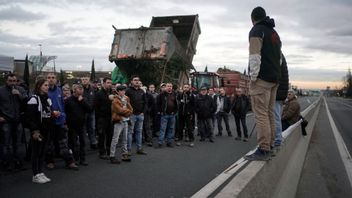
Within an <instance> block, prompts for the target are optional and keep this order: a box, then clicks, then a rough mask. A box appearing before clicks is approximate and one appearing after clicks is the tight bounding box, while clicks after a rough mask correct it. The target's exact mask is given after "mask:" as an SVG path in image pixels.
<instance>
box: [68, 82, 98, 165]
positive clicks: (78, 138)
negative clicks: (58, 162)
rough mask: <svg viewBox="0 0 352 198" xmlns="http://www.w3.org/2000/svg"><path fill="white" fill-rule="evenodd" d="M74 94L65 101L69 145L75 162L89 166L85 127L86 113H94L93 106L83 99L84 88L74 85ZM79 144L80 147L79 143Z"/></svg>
mask: <svg viewBox="0 0 352 198" xmlns="http://www.w3.org/2000/svg"><path fill="white" fill-rule="evenodd" d="M72 91H73V94H72V96H70V97H69V98H68V99H67V100H65V109H66V114H67V125H68V128H69V145H70V148H71V149H72V151H73V153H74V156H75V160H76V161H79V163H80V165H83V166H87V165H88V163H87V161H86V151H85V145H86V140H85V139H86V135H85V133H84V130H83V127H84V126H85V124H86V123H85V122H86V113H88V112H91V111H92V107H91V105H90V104H89V103H88V102H87V101H86V99H85V98H84V97H83V92H84V90H83V86H82V85H81V84H74V85H73V86H72ZM78 142H79V145H77V143H78Z"/></svg>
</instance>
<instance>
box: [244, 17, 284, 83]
mask: <svg viewBox="0 0 352 198" xmlns="http://www.w3.org/2000/svg"><path fill="white" fill-rule="evenodd" d="M274 27H275V22H274V19H271V18H269V17H265V18H264V19H263V20H261V21H258V22H257V23H256V24H255V25H254V26H253V27H252V29H251V31H250V32H249V68H248V69H249V74H250V76H251V80H252V81H255V80H256V79H257V78H260V79H262V80H264V81H267V82H273V83H278V81H279V78H280V75H281V71H280V61H281V60H280V58H281V40H280V37H279V35H278V33H277V32H276V31H275V30H274Z"/></svg>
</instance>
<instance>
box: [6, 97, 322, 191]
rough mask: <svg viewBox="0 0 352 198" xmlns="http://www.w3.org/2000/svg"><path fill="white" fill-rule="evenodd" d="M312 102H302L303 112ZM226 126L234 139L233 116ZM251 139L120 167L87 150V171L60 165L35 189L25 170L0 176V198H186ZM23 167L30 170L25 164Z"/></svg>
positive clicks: (156, 152)
mask: <svg viewBox="0 0 352 198" xmlns="http://www.w3.org/2000/svg"><path fill="white" fill-rule="evenodd" d="M316 99H317V97H303V98H300V99H299V101H300V104H301V110H303V109H305V108H306V107H308V106H309V104H311V103H312V102H314V100H316ZM230 125H231V129H232V133H233V135H234V137H235V136H236V135H235V129H234V128H235V123H234V120H233V118H232V116H231V122H230ZM247 125H248V130H249V132H250V131H251V130H252V128H253V125H254V121H253V114H249V115H248V116H247ZM216 131H217V130H216ZM216 131H215V133H216ZM254 131H255V130H254ZM225 134H226V133H225ZM255 136H256V135H255V132H254V133H253V136H252V137H251V138H250V140H249V142H247V143H246V142H242V141H235V140H234V137H232V138H230V137H227V136H226V135H225V136H222V137H216V138H215V143H209V142H199V141H198V139H199V138H197V141H196V142H195V147H194V148H190V147H188V146H186V145H182V146H180V147H174V148H162V149H155V148H150V147H145V151H146V152H148V155H147V156H139V155H138V156H137V155H133V156H132V162H131V163H122V164H120V165H112V164H109V163H108V161H104V160H100V159H98V156H97V154H96V153H95V152H92V151H90V152H89V154H88V156H87V160H88V162H89V166H87V167H81V168H80V170H79V171H70V170H65V169H64V168H63V167H64V164H63V162H62V160H58V162H57V163H56V165H57V168H56V169H55V170H53V171H48V170H46V171H45V173H46V175H47V176H48V177H50V178H51V179H52V182H51V183H49V184H44V185H38V184H33V183H32V182H31V171H30V170H29V169H28V170H26V171H21V172H17V173H11V174H4V173H2V174H1V173H0V174H1V175H0V197H26V198H29V197H36V198H38V197H59V198H63V197H85V198H89V197H102V198H108V197H133V198H136V197H143V198H144V197H190V196H191V195H193V194H194V193H195V192H197V191H198V190H199V189H200V188H202V187H203V186H204V185H206V184H207V183H208V182H210V181H211V180H212V179H213V178H215V177H216V176H217V174H219V173H221V172H222V171H223V170H224V169H226V168H227V167H229V166H230V165H231V164H232V163H234V162H236V161H237V160H238V159H239V158H240V157H242V156H243V155H244V154H246V153H247V152H248V151H249V150H251V149H253V148H254V147H255V146H256V138H255ZM134 149H135V148H134ZM27 167H28V168H30V166H29V164H27Z"/></svg>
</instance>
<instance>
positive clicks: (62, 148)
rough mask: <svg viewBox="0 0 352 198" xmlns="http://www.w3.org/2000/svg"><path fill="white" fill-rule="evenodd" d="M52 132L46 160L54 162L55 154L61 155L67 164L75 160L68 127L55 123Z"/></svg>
mask: <svg viewBox="0 0 352 198" xmlns="http://www.w3.org/2000/svg"><path fill="white" fill-rule="evenodd" d="M48 133H50V136H49V142H48V149H47V153H46V157H45V158H46V162H47V163H54V161H55V160H54V159H55V156H58V155H59V156H61V157H62V158H63V159H64V160H65V163H66V164H70V163H72V162H74V159H73V156H72V152H71V151H70V148H69V145H68V137H67V129H65V128H63V127H62V126H60V125H55V126H54V127H53V130H52V131H50V132H48Z"/></svg>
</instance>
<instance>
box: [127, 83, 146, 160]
mask: <svg viewBox="0 0 352 198" xmlns="http://www.w3.org/2000/svg"><path fill="white" fill-rule="evenodd" d="M131 84H132V86H131V87H129V88H128V89H127V90H126V96H128V97H129V98H130V102H131V105H132V108H133V115H132V116H131V125H129V129H128V141H127V149H128V150H129V152H131V149H132V135H133V134H134V133H135V137H136V142H137V154H139V155H146V154H147V153H146V152H144V151H143V148H142V132H143V121H144V113H145V112H146V111H147V97H146V94H145V92H144V91H143V90H142V89H141V81H140V79H139V77H138V76H132V77H131Z"/></svg>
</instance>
